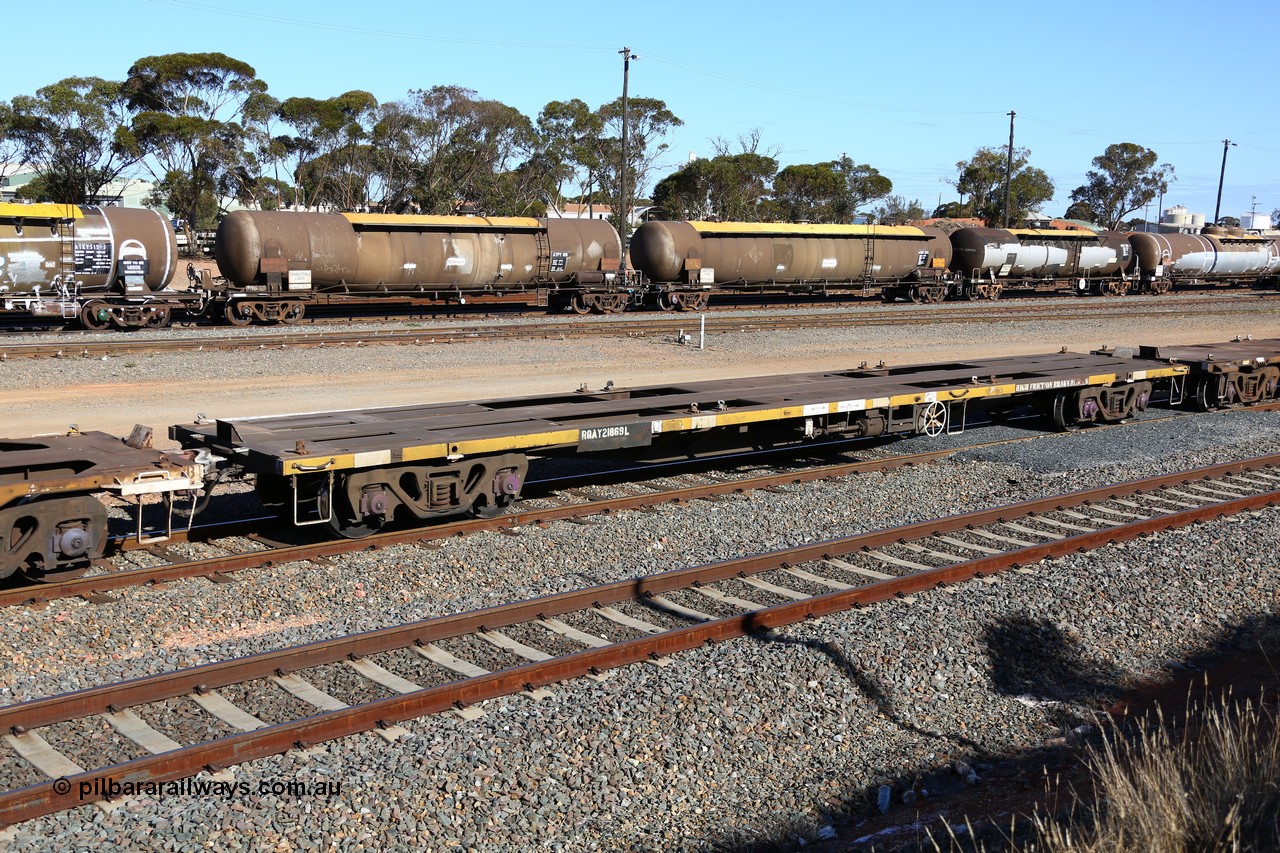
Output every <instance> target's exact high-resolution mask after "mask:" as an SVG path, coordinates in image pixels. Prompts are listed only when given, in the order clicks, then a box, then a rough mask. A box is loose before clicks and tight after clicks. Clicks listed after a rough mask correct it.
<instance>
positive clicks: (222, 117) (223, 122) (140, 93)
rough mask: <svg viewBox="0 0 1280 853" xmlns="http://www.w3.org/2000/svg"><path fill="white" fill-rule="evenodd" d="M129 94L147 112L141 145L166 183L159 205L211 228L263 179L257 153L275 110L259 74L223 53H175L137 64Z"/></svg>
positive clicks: (139, 133)
mask: <svg viewBox="0 0 1280 853" xmlns="http://www.w3.org/2000/svg"><path fill="white" fill-rule="evenodd" d="M124 92H125V94H126V96H127V97H128V101H129V106H130V107H132V108H134V109H137V110H140V112H139V113H138V115H137V116H136V118H135V121H134V129H133V135H132V139H133V140H134V144H135V145H136V146H137V148H138V150H139V151H141V152H143V153H146V154H148V155H150V156H151V157H153V158H154V159H155V161H156V163H158V165H159V169H160V172H161V173H162V174H163V175H164V177H163V178H162V179H160V181H159V182H158V184H157V190H156V192H155V193H154V194H153V196H152V198H153V199H156V200H160V199H163V203H164V204H165V206H167V207H168V208H169V210H170V211H172V212H173V213H175V214H177V215H178V216H181V217H182V218H184V219H186V220H187V221H188V222H191V223H195V224H196V225H197V226H198V227H202V228H204V227H211V226H212V225H213V224H214V221H216V218H217V212H218V205H219V199H220V198H222V197H226V196H230V197H238V196H242V195H244V192H245V186H246V184H247V183H248V182H250V181H252V180H253V179H254V178H255V177H256V176H257V174H258V172H259V162H258V159H257V157H256V155H255V154H254V153H253V150H252V149H253V148H254V147H255V144H256V143H257V141H258V140H259V139H260V138H261V137H262V136H263V135H264V134H265V124H266V121H267V120H268V119H269V117H270V115H271V113H272V111H273V110H274V109H275V107H276V102H275V101H274V100H273V99H272V98H271V97H270V96H268V95H267V84H266V83H264V82H263V81H261V80H259V79H257V74H256V72H255V71H254V70H253V68H252V66H250V65H248V64H246V63H244V62H241V61H239V60H236V59H232V58H231V57H229V56H226V55H225V54H222V53H171V54H166V55H164V56H148V57H144V58H143V59H140V60H138V61H137V62H135V63H134V64H133V67H132V68H130V69H129V77H128V79H127V80H126V81H125V84H124ZM210 199H212V200H213V205H214V210H213V215H212V216H210V214H209V202H210Z"/></svg>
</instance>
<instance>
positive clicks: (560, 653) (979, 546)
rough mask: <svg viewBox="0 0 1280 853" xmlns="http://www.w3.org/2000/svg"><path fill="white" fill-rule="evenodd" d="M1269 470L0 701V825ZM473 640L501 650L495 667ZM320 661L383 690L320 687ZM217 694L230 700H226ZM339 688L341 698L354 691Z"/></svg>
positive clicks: (930, 576)
mask: <svg viewBox="0 0 1280 853" xmlns="http://www.w3.org/2000/svg"><path fill="white" fill-rule="evenodd" d="M1278 465H1280V456H1275V455H1271V456H1264V457H1256V458H1250V459H1243V460H1239V461H1234V462H1228V463H1222V464H1217V465H1212V466H1206V467H1202V468H1197V469H1192V470H1185V471H1177V472H1174V473H1170V474H1164V475H1161V476H1156V477H1149V478H1143V479H1140V480H1134V481H1129V482H1123V483H1117V484H1113V485H1108V486H1103V487H1098V488H1093V489H1086V490H1079V491H1072V492H1066V493H1061V494H1054V495H1050V496H1047V497H1044V498H1039V499H1035V500H1028V501H1021V502H1018V503H1014V504H1009V505H1002V506H994V507H990V508H986V509H981V510H975V511H970V512H964V513H959V514H956V515H953V516H950V517H947V518H938V519H929V520H924V521H919V522H915V523H910V524H906V525H903V526H897V527H891V528H887V529H883V530H877V531H872V532H866V533H860V534H857V535H853V536H848V537H844V538H840V539H834V540H827V541H821V542H814V543H810V544H805V545H801V546H797V547H790V548H785V549H781V550H766V551H761V552H758V553H752V554H748V555H745V556H743V557H741V558H738V559H731V560H725V561H718V562H712V563H708V564H701V565H691V566H688V567H683V568H678V569H674V570H671V571H667V572H663V573H660V574H654V575H647V576H643V577H636V578H633V579H630V580H624V581H620V582H613V583H606V584H597V585H591V586H586V587H582V588H579V589H574V590H570V591H565V592H558V593H553V594H548V595H543V596H539V597H535V598H532V599H528V600H520V601H513V602H511V603H506V604H500V605H494V606H489V607H485V608H483V609H479V610H473V611H469V612H462V613H456V614H450V615H444V616H440V617H436V618H429V619H426V620H420V621H416V622H411V623H402V624H393V625H388V626H386V627H382V628H378V629H375V630H370V631H364V632H359V633H353V634H350V635H347V636H338V637H334V638H332V639H328V640H322V641H318V642H311V643H305V644H302V645H297V646H290V647H284V648H278V649H273V650H271V651H266V652H261V653H257V654H251V655H248V656H246V657H240V658H236V659H231V660H223V661H220V662H216V663H209V664H204V665H201V666H196V667H192V668H179V669H176V670H172V671H166V672H162V673H158V674H155V675H152V676H147V677H142V678H134V679H130V680H127V681H123V682H120V683H115V684H103V685H99V686H95V687H90V688H86V689H83V690H78V691H74V692H71V693H66V694H62V695H56V696H50V697H47V698H42V699H33V700H30V701H27V702H22V703H19V704H14V705H8V706H5V707H0V729H3V730H4V731H5V732H7V734H5V735H4V737H3V740H4V743H5V744H6V745H7V747H8V748H9V749H10V750H12V752H13V753H15V754H16V755H17V756H20V757H21V759H22V761H23V762H25V763H26V764H27V765H28V766H29V769H28V770H27V771H26V772H23V773H17V774H14V773H13V772H9V773H8V774H7V778H8V780H9V782H8V784H9V789H8V790H6V791H4V793H0V824H2V825H11V824H15V823H20V822H22V821H25V820H30V819H33V818H36V817H39V816H41V815H45V814H49V813H51V812H56V811H60V810H64V809H69V808H74V807H77V806H81V805H87V804H89V803H94V802H99V803H100V804H101V805H102V807H103V808H108V809H110V808H113V807H116V808H118V807H119V806H120V804H121V801H126V802H127V801H128V800H129V799H130V798H131V797H132V796H133V795H135V794H146V793H147V792H153V791H155V790H156V786H158V785H162V784H163V783H166V782H172V781H174V780H180V779H185V778H188V777H192V776H195V775H197V774H202V773H203V774H208V775H207V776H206V778H211V779H212V780H215V781H220V782H222V783H223V784H233V783H234V780H235V778H236V776H235V773H234V771H233V770H232V768H235V767H236V766H238V765H240V764H243V763H245V762H250V761H253V760H255V759H260V758H265V757H267V756H271V755H277V754H281V753H286V752H289V751H291V750H307V749H310V748H312V747H314V746H316V745H318V744H322V743H326V742H328V741H331V740H334V739H339V738H345V737H349V736H352V735H355V734H358V733H360V732H376V733H377V734H379V735H380V736H381V737H382V738H383V739H384V740H386V741H389V742H395V741H396V740H398V739H399V738H401V737H406V736H412V735H411V732H409V731H408V730H406V729H404V728H403V727H402V726H401V724H402V723H404V722H406V721H409V720H413V719H416V718H420V717H423V716H425V715H430V714H441V713H452V714H455V715H458V716H461V717H462V718H464V719H473V718H475V717H476V716H477V715H479V714H482V713H483V708H482V707H481V706H480V703H483V702H486V701H487V700H491V699H496V698H498V697H502V696H510V695H519V694H523V695H525V696H527V697H529V698H534V699H536V698H540V697H543V696H546V695H548V694H547V692H546V688H547V687H548V686H549V685H553V684H557V683H560V682H565V681H568V680H571V679H580V678H587V679H595V680H604V679H607V678H609V677H610V676H611V675H612V674H613V671H614V670H616V669H617V668H619V667H624V666H627V665H630V664H636V663H647V664H651V665H658V666H665V665H667V664H669V663H671V662H673V656H678V655H681V654H682V653H684V652H687V651H688V650H691V649H696V648H698V647H702V646H706V645H708V644H712V643H721V642H732V641H735V640H739V639H741V638H743V637H746V636H751V635H754V636H757V637H768V636H769V635H770V634H771V633H772V632H774V631H776V630H779V629H782V628H785V627H787V626H791V625H794V624H796V623H800V622H805V621H806V620H813V619H816V618H821V617H825V616H830V615H832V614H837V613H841V612H845V611H849V610H857V609H862V608H867V607H873V606H875V605H877V604H878V603H881V602H885V601H890V600H899V601H906V602H910V601H911V600H912V599H911V598H910V597H911V596H913V595H917V594H920V593H923V592H927V591H929V590H935V589H940V588H943V587H947V586H950V585H953V584H959V583H963V582H965V581H969V580H972V579H975V578H977V579H982V578H991V577H994V576H995V575H997V574H999V573H1000V572H1003V571H1006V570H1010V569H1017V570H1020V571H1023V572H1029V573H1037V572H1043V573H1049V574H1052V573H1054V572H1056V571H1057V570H1058V569H1057V567H1056V565H1055V564H1054V563H1053V562H1045V561H1053V560H1055V559H1056V558H1059V557H1062V556H1064V555H1068V554H1073V553H1079V552H1084V551H1088V550H1092V549H1095V548H1098V547H1102V546H1106V545H1113V544H1115V543H1124V542H1128V541H1132V540H1135V539H1137V538H1138V537H1142V536H1148V535H1153V534H1158V533H1160V532H1162V531H1168V530H1173V529H1177V528H1180V527H1184V526H1187V525H1191V524H1194V523H1196V522H1200V521H1205V520H1208V519H1214V518H1220V517H1224V516H1230V515H1234V514H1238V513H1248V512H1259V511H1266V510H1267V509H1268V508H1270V507H1274V506H1275V505H1276V504H1277V502H1280V468H1277V466H1278ZM703 496H704V497H705V496H707V495H703ZM561 517H563V516H561ZM522 520H523V519H522ZM533 520H535V516H532V515H531V516H530V517H529V518H528V521H533ZM296 556H297V557H299V558H303V559H306V558H307V557H308V556H310V557H317V556H320V555H319V554H318V553H311V554H310V555H307V554H298V555H296ZM478 648H489V649H490V650H492V654H493V655H499V656H502V657H504V658H505V661H506V662H505V663H504V664H503V665H500V666H495V665H494V664H493V663H492V662H491V661H490V659H489V656H477V652H476V649H478ZM675 659H676V660H678V658H675ZM482 664H484V665H482ZM757 665H761V664H757ZM335 667H336V668H338V669H342V670H344V671H349V672H347V676H348V677H353V678H356V679H358V680H362V681H363V682H365V684H366V686H367V688H368V689H370V690H373V691H375V693H376V695H377V696H378V697H379V698H371V699H369V700H368V701H346V700H345V699H343V698H339V697H338V696H335V695H333V693H331V692H329V691H331V690H332V691H334V692H338V691H337V689H336V688H335V687H332V686H330V683H331V682H335V676H334V675H333V669H334V668H335ZM428 674H431V675H432V677H433V679H434V680H432V681H429V680H428V677H427V676H428ZM337 681H341V679H337ZM228 688H234V695H236V696H238V697H240V698H239V699H238V700H236V701H232V700H229V699H228V698H226V696H224V693H223V692H225V691H227V689H228ZM220 691H223V692H220ZM264 691H268V692H276V691H283V692H284V693H285V694H288V695H289V696H291V697H293V699H294V700H296V706H297V707H296V709H295V712H294V713H293V714H292V715H286V718H281V719H269V720H264V719H262V718H261V717H259V716H258V715H257V713H255V709H256V708H258V707H260V706H267V705H270V704H271V703H270V702H269V701H266V700H262V699H261V698H260V694H262V693H263V692H264ZM345 691H346V693H347V694H348V698H350V696H349V694H350V693H351V692H352V689H351V688H350V687H347V688H345ZM354 692H357V693H358V692H360V691H358V690H356V691H354ZM173 700H177V701H185V702H189V703H191V704H192V705H193V706H195V707H197V708H198V709H200V711H202V712H203V713H204V714H206V715H207V716H208V718H209V720H208V723H209V724H210V725H212V724H215V723H216V724H218V725H220V726H222V727H223V728H224V729H225V730H226V731H224V733H223V734H221V735H219V736H209V737H207V738H204V739H201V740H199V741H198V742H194V743H186V744H183V743H179V742H177V741H176V740H174V739H173V738H172V737H170V736H169V735H167V734H164V733H163V732H162V731H161V730H159V729H157V728H155V727H153V726H152V725H151V723H150V722H148V718H151V719H152V720H154V719H156V718H157V715H159V716H160V717H163V716H164V715H165V714H167V713H169V712H168V711H166V710H165V708H167V707H168V706H165V705H163V704H160V703H166V702H171V701H173ZM86 720H97V721H100V722H105V723H106V724H107V725H109V726H110V728H111V729H112V730H113V731H115V732H117V733H118V734H119V735H120V736H122V737H123V738H124V739H126V740H127V741H128V742H131V743H132V744H133V745H134V746H135V747H136V748H137V749H140V750H141V751H142V752H143V753H144V754H143V755H141V756H139V757H136V758H132V759H130V760H127V761H124V762H116V761H112V760H109V759H95V758H91V757H89V758H87V757H86V756H87V755H90V753H86V752H85V751H83V750H82V751H80V753H79V754H78V755H77V756H76V758H75V759H73V758H71V757H69V756H68V755H66V754H63V753H62V752H59V751H58V749H57V748H56V747H55V746H53V745H51V744H50V742H49V741H48V740H46V739H45V737H44V736H42V731H44V730H46V729H48V727H51V726H59V725H63V724H68V723H73V722H75V721H86ZM15 782H18V783H19V784H15ZM232 790H234V788H233V789H232ZM107 800H115V801H116V803H115V805H114V806H112V805H110V804H107V803H105V802H104V801H107Z"/></svg>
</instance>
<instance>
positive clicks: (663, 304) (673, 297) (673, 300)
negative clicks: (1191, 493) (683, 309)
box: [658, 293, 680, 311]
mask: <svg viewBox="0 0 1280 853" xmlns="http://www.w3.org/2000/svg"><path fill="white" fill-rule="evenodd" d="M679 305H680V294H678V293H659V294H658V310H659V311H674V310H676V308H677V307H679Z"/></svg>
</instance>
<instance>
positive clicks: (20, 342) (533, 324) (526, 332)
mask: <svg viewBox="0 0 1280 853" xmlns="http://www.w3.org/2000/svg"><path fill="white" fill-rule="evenodd" d="M1261 306H1265V308H1266V310H1273V309H1274V308H1276V307H1280V294H1273V293H1260V292H1254V293H1228V294H1215V295H1211V296H1206V295H1194V296H1193V295H1189V294H1183V295H1178V296H1175V297H1169V296H1165V297H1163V298H1161V299H1154V300H1153V299H1142V298H1140V297H1135V298H1127V299H1123V300H1111V301H1107V302H1095V301H1092V300H1091V301H1089V302H1080V301H1070V302H1064V301H1063V300H1030V301H1020V302H1016V303H1013V304H1002V303H982V304H977V305H967V306H945V307H931V308H916V307H910V306H900V307H895V308H891V309H888V310H875V309H872V310H865V309H864V310H858V309H853V310H841V309H828V310H825V311H821V312H807V311H803V310H796V311H788V312H772V313H770V314H766V315H758V314H754V313H748V312H743V311H737V310H720V311H716V312H712V313H709V314H707V315H705V326H702V325H700V317H699V316H698V315H696V314H694V315H690V314H677V315H658V316H654V315H635V316H630V315H626V316H620V317H610V318H590V319H573V318H563V319H549V320H525V321H510V322H498V321H484V322H477V321H476V320H475V319H474V318H471V317H465V318H459V319H456V320H451V321H445V322H439V321H438V320H432V321H431V322H430V324H427V325H424V324H420V323H418V322H417V321H407V322H406V321H403V320H402V321H401V324H402V325H407V326H408V328H394V327H390V328H386V329H381V328H367V329H360V330H355V331H352V330H346V329H323V330H315V329H311V328H294V329H291V330H288V331H284V330H280V329H278V328H275V329H272V328H255V329H251V330H243V331H239V332H219V333H215V334H209V333H208V332H207V331H205V330H183V329H177V330H168V331H165V332H163V333H160V334H158V335H157V334H153V333H147V332H135V333H133V334H129V335H120V334H110V335H107V336H105V337H104V336H101V335H96V334H94V333H89V332H83V331H77V330H62V331H58V332H56V333H52V332H51V333H46V334H45V335H36V336H34V337H32V338H21V339H17V338H14V337H11V338H9V339H0V361H7V360H20V359H24V358H77V357H79V358H101V357H103V356H107V357H111V356H123V355H130V354H147V353H158V352H166V351H196V352H200V351H212V350H236V349H290V348H295V349H307V348H319V347H363V346H374V345H395V346H423V345H433V344H455V343H466V342H473V341H482V340H559V339H569V338H586V337H676V336H679V335H681V334H683V335H686V336H688V337H687V338H684V339H683V342H689V343H696V342H697V336H698V334H699V332H700V330H705V332H706V333H707V334H722V333H727V332H738V333H741V332H762V333H763V332H772V331H788V330H795V329H806V328H811V327H813V326H815V325H820V326H822V327H825V328H830V329H840V328H860V327H883V326H906V325H917V324H920V325H931V324H947V325H951V324H963V323H989V322H997V321H999V322H1007V323H1019V322H1041V321H1052V320H1056V321H1073V320H1102V319H1108V318H1140V317H1145V318H1160V317H1166V318H1168V317H1174V318H1176V317H1185V316H1189V315H1192V314H1194V315H1195V316H1205V315H1214V314H1231V313H1237V312H1240V311H1242V310H1249V309H1257V308H1259V307H1261ZM46 336H47V337H52V338H53V340H52V341H47V340H46Z"/></svg>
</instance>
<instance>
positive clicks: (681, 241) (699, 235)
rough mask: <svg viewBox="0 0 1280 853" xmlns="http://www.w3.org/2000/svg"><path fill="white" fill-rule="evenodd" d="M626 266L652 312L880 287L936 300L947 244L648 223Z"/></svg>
mask: <svg viewBox="0 0 1280 853" xmlns="http://www.w3.org/2000/svg"><path fill="white" fill-rule="evenodd" d="M630 251H631V260H632V263H633V265H634V266H635V268H636V269H637V270H639V271H640V272H641V273H642V274H643V275H644V276H645V278H646V280H647V284H648V291H647V301H648V302H649V303H650V304H651V305H656V307H658V308H662V309H670V308H701V307H705V305H706V296H707V295H708V294H711V293H751V292H787V293H797V292H803V293H828V292H848V291H850V290H861V291H863V292H870V291H871V290H873V289H874V290H876V291H877V292H878V291H879V290H880V289H881V288H886V289H889V290H892V291H893V293H894V294H896V295H901V296H903V297H904V298H909V299H912V300H913V301H925V302H940V301H942V299H943V298H945V296H946V291H947V287H948V276H947V268H948V265H949V262H950V258H951V246H950V243H949V242H948V240H947V238H946V235H945V232H943V231H941V230H940V229H936V228H915V227H911V226H886V225H879V226H877V225H806V224H785V223H758V222H684V221H662V220H655V221H651V222H646V223H644V224H643V225H641V226H640V227H639V228H637V229H636V232H635V235H634V236H633V237H632V238H631V245H630Z"/></svg>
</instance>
